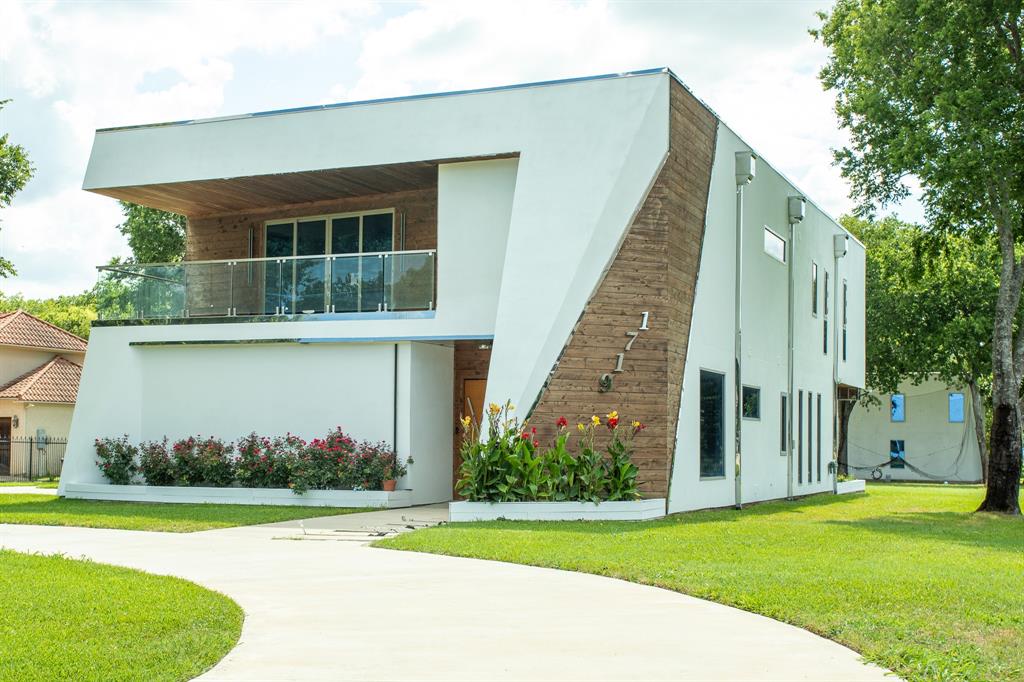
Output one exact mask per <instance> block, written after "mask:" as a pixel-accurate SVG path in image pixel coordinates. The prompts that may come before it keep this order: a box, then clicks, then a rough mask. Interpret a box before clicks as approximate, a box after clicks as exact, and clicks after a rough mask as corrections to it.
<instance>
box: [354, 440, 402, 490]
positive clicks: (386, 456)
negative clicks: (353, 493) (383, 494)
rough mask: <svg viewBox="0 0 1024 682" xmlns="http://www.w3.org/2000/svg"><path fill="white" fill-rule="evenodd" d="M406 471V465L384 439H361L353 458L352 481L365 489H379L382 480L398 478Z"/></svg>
mask: <svg viewBox="0 0 1024 682" xmlns="http://www.w3.org/2000/svg"><path fill="white" fill-rule="evenodd" d="M406 471H407V467H406V466H405V464H403V463H402V462H401V461H399V459H398V454H397V453H396V452H395V451H394V450H393V449H392V448H391V446H390V445H388V444H387V443H385V442H384V441H380V442H377V443H371V442H369V441H363V442H362V443H360V444H359V447H358V448H357V450H356V456H355V458H354V467H353V483H354V486H355V485H358V486H359V487H361V488H363V489H365V490H381V489H382V488H383V487H384V481H389V480H392V479H397V478H400V477H401V476H404V475H405V474H406ZM354 486H353V487H354Z"/></svg>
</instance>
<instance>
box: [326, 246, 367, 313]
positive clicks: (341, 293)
mask: <svg viewBox="0 0 1024 682" xmlns="http://www.w3.org/2000/svg"><path fill="white" fill-rule="evenodd" d="M359 260H360V256H339V257H336V258H334V259H333V260H332V261H331V311H332V312H335V313H356V312H359Z"/></svg>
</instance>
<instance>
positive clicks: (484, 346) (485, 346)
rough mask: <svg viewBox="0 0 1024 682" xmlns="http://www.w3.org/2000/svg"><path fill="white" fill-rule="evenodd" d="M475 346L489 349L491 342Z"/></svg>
mask: <svg viewBox="0 0 1024 682" xmlns="http://www.w3.org/2000/svg"><path fill="white" fill-rule="evenodd" d="M477 348H479V349H480V350H490V349H491V344H489V343H481V344H480V345H479V346H477Z"/></svg>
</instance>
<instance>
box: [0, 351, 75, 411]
mask: <svg viewBox="0 0 1024 682" xmlns="http://www.w3.org/2000/svg"><path fill="white" fill-rule="evenodd" d="M76 338H77V337H76ZM81 380H82V368H81V366H80V365H77V364H75V363H73V362H71V361H70V360H67V359H65V358H63V357H61V356H59V355H58V356H57V357H55V358H54V359H52V360H50V361H49V362H47V363H44V364H42V365H40V366H39V367H36V368H35V369H34V370H32V371H31V372H27V373H25V374H22V375H21V376H20V377H18V378H17V379H15V380H14V381H11V382H9V383H7V384H4V385H3V386H0V399H2V398H6V399H8V400H19V401H21V402H26V403H29V402H33V403H74V402H75V398H76V397H78V383H79V382H80V381H81Z"/></svg>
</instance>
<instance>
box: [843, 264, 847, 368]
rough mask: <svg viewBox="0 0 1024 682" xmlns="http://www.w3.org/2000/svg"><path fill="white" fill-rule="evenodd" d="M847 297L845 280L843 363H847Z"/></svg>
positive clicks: (844, 281)
mask: <svg viewBox="0 0 1024 682" xmlns="http://www.w3.org/2000/svg"><path fill="white" fill-rule="evenodd" d="M846 296H847V286H846V280H845V279H844V280H843V362H846V320H847V312H848V308H847V303H846Z"/></svg>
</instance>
